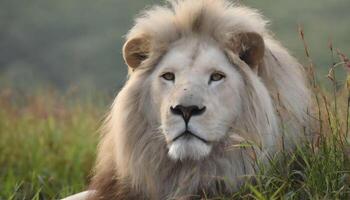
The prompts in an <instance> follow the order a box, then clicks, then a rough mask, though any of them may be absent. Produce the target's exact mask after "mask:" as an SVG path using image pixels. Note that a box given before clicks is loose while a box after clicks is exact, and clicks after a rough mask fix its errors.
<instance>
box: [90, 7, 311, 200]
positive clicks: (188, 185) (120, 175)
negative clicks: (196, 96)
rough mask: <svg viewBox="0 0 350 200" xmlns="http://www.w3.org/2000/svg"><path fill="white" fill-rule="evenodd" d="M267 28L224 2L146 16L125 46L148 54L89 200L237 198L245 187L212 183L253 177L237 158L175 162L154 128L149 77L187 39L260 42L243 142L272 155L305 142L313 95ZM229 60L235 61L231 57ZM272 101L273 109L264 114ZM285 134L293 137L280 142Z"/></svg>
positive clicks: (120, 105)
mask: <svg viewBox="0 0 350 200" xmlns="http://www.w3.org/2000/svg"><path fill="white" fill-rule="evenodd" d="M266 25H267V21H266V20H265V19H264V18H263V17H262V16H261V15H260V14H259V13H258V12H257V11H256V10H253V9H250V8H247V7H242V6H238V5H234V4H231V3H229V2H228V1H225V0H173V1H170V2H169V4H168V5H167V6H162V7H160V6H156V7H152V8H151V9H148V10H146V11H145V12H143V13H142V14H141V15H140V16H139V17H138V18H137V19H136V22H135V25H134V27H133V28H132V29H131V30H130V32H129V33H128V35H127V40H129V39H132V38H138V37H147V38H150V47H149V48H151V51H150V53H149V55H148V59H147V60H145V61H144V62H143V63H142V64H141V66H140V67H139V68H138V69H136V70H132V69H131V68H129V78H128V80H127V82H126V84H125V86H124V87H123V89H122V90H121V91H120V92H119V94H118V96H117V98H116V99H115V101H114V103H113V105H112V108H111V111H110V113H109V115H108V117H107V120H106V122H105V124H104V126H103V134H102V138H101V142H100V144H99V151H98V157H97V164H96V168H95V174H94V177H93V180H92V184H91V189H92V190H95V192H94V193H93V195H91V199H168V198H179V197H180V195H189V194H194V195H200V194H201V193H202V190H205V192H206V193H207V194H209V195H217V194H219V193H220V192H222V191H221V189H222V188H225V189H224V190H225V192H232V191H234V190H235V189H237V187H238V186H239V182H240V180H237V183H227V182H226V181H225V178H224V177H223V179H222V181H221V182H220V181H212V180H211V179H210V178H209V177H215V176H228V177H230V176H231V177H232V176H237V175H239V174H245V171H244V170H248V169H245V167H242V166H243V165H245V162H248V161H247V160H248V158H247V156H246V155H242V154H241V153H240V150H233V151H236V152H233V153H232V152H231V153H227V152H226V151H221V150H216V151H213V152H212V153H211V154H210V156H209V157H208V158H206V159H205V160H202V161H201V162H197V161H196V162H195V161H190V160H189V161H186V162H180V161H176V162H175V161H171V160H170V159H169V158H168V156H167V147H166V143H165V141H164V138H162V137H160V136H159V135H161V134H160V133H159V130H158V129H157V127H152V125H151V124H152V123H151V120H152V119H150V117H149V116H150V115H151V113H152V112H155V111H153V110H151V108H150V107H149V106H148V105H149V104H150V91H149V89H150V86H149V83H150V81H149V77H150V73H151V72H152V69H153V67H154V66H155V65H156V63H157V62H158V61H159V59H160V58H161V57H162V55H164V53H165V52H166V50H167V48H168V47H169V45H170V44H172V43H173V42H174V41H176V40H178V39H180V38H181V37H184V36H186V35H189V34H193V33H197V34H204V35H207V36H210V37H211V38H213V39H214V40H215V41H217V42H218V43H219V44H221V45H222V46H223V47H224V46H225V43H227V41H228V40H230V39H232V38H229V37H230V36H232V35H235V34H239V33H244V32H255V33H258V34H259V35H261V36H262V38H263V40H264V43H265V54H264V58H263V61H262V62H261V63H260V64H259V68H258V69H259V70H258V72H257V73H258V74H259V77H260V78H259V80H257V78H256V76H253V75H252V72H251V71H252V70H250V69H245V68H242V69H241V71H240V73H241V74H242V77H243V78H244V83H245V88H244V94H242V98H243V100H244V101H243V102H244V103H243V104H244V106H243V107H244V108H243V109H244V110H245V112H244V116H242V118H241V121H240V123H239V124H241V128H242V131H241V132H240V133H239V135H240V136H242V137H243V138H246V139H249V140H253V141H255V142H257V143H259V144H260V145H261V146H260V147H261V148H262V149H264V148H266V149H269V150H268V152H270V153H271V152H276V151H277V150H278V148H280V146H281V143H283V144H284V145H283V146H284V147H285V148H290V147H292V146H293V142H292V141H295V140H299V139H300V138H301V134H299V133H302V131H301V129H302V128H303V127H307V126H308V124H307V121H308V120H307V118H308V117H307V115H308V113H307V110H308V107H309V104H310V100H309V99H310V94H309V90H308V88H307V83H306V78H305V72H304V71H303V68H302V66H301V65H300V64H299V63H298V62H297V61H296V60H295V59H294V58H293V57H292V56H291V55H290V54H289V53H288V52H287V50H286V49H285V48H283V47H282V46H281V45H280V44H279V42H277V41H276V40H275V39H274V38H273V36H272V34H271V33H270V32H269V30H268V29H267V28H266ZM223 50H225V49H223ZM227 56H228V57H229V59H231V60H235V59H236V60H237V56H235V55H234V54H233V53H227ZM259 83H262V84H259ZM260 87H266V88H267V91H268V93H264V92H261V90H260V89H259V88H260ZM269 101H270V102H272V106H265V105H266V102H269ZM270 104H271V103H270ZM282 123H283V124H285V125H283V126H282ZM286 127H287V128H286ZM282 129H283V130H282ZM284 132H289V133H290V134H289V136H286V137H282V134H283V133H284ZM267 133H271V134H267ZM281 138H284V141H281V140H280V139H281ZM286 138H288V139H286ZM227 142H228V143H229V142H230V140H228V141H227ZM237 158H240V159H239V160H237ZM232 168H235V169H237V171H232V170H231V169H232ZM243 169H244V170H243ZM248 171H249V170H248ZM250 172H251V171H250ZM230 184H232V186H230ZM229 188H231V189H229Z"/></svg>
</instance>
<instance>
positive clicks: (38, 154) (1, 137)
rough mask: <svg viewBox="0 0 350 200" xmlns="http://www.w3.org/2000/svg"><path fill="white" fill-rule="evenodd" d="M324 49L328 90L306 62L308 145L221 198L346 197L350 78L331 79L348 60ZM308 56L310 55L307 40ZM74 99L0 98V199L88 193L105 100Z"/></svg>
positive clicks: (349, 193) (349, 194)
mask: <svg viewBox="0 0 350 200" xmlns="http://www.w3.org/2000/svg"><path fill="white" fill-rule="evenodd" d="M301 35H302V38H303V33H302V32H301ZM329 48H330V50H331V51H330V52H331V54H332V56H331V57H332V58H333V60H332V62H331V64H330V68H329V69H330V70H329V74H328V79H329V81H330V83H331V85H332V86H333V90H332V91H333V92H327V90H325V89H323V88H322V87H320V85H319V84H318V81H317V79H316V77H315V76H314V69H313V63H312V59H311V58H310V57H308V59H309V60H310V63H309V64H308V66H306V67H307V69H308V73H309V75H310V77H311V78H310V82H311V85H312V89H313V92H314V97H315V104H316V108H315V112H311V111H310V115H311V116H312V117H313V118H314V120H315V123H316V127H315V132H314V134H313V135H312V140H311V141H310V142H307V143H306V144H303V145H300V146H298V148H297V149H296V151H294V152H288V151H282V152H280V153H279V155H278V156H276V157H275V158H271V160H270V163H269V165H270V166H272V167H267V166H264V165H260V167H259V172H258V173H257V175H256V176H255V177H254V183H247V184H246V185H245V186H244V187H242V190H241V191H240V192H238V193H236V194H235V195H234V196H233V197H231V198H222V199H258V200H265V199H266V200H267V199H349V198H350V175H349V173H350V144H349V142H350V141H349V140H348V138H349V137H348V132H349V103H350V96H349V95H350V87H349V86H350V80H348V82H340V81H337V79H336V77H335V76H336V73H335V71H336V70H344V68H345V69H348V68H350V61H349V59H348V58H347V57H346V55H345V54H343V53H341V52H340V51H339V50H335V49H333V45H332V44H331V43H330V44H329ZM305 51H306V53H307V55H309V50H308V47H307V45H306V42H305ZM338 57H339V58H338ZM72 96H74V95H72V94H71V93H68V94H66V95H61V94H60V93H53V92H40V93H38V94H34V95H31V96H24V95H19V94H18V93H16V92H13V91H11V90H3V91H2V92H1V93H0V107H1V110H0V199H57V198H62V197H65V196H67V195H70V194H74V193H76V192H79V191H82V190H84V189H85V188H86V185H87V182H88V178H89V175H90V172H91V168H92V164H93V162H94V157H95V152H96V144H97V140H98V135H97V134H96V132H97V129H98V126H99V125H100V123H101V120H100V119H102V116H103V112H104V110H106V108H105V105H106V103H105V102H106V101H105V100H106V99H107V98H100V99H98V98H95V99H94V98H85V99H82V98H79V99H78V98H72ZM75 99H76V100H75ZM277 157H278V159H277ZM219 199H220V198H219Z"/></svg>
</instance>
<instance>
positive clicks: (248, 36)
mask: <svg viewBox="0 0 350 200" xmlns="http://www.w3.org/2000/svg"><path fill="white" fill-rule="evenodd" d="M231 48H232V50H233V51H234V52H236V53H237V54H238V55H239V57H240V59H241V60H243V61H244V62H245V63H247V64H248V65H249V66H250V67H251V68H252V69H253V70H254V71H257V67H258V65H259V63H260V62H261V61H262V59H263V57H264V53H265V44H264V39H263V38H262V37H261V36H260V35H259V34H257V33H254V32H247V33H240V34H238V35H236V36H235V37H234V38H233V39H232V40H231Z"/></svg>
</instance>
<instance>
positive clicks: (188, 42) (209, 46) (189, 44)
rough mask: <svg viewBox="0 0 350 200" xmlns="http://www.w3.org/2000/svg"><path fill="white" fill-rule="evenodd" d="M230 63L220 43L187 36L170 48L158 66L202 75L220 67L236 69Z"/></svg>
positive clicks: (162, 68) (161, 68)
mask: <svg viewBox="0 0 350 200" xmlns="http://www.w3.org/2000/svg"><path fill="white" fill-rule="evenodd" d="M230 65H231V63H230V62H229V61H228V59H227V58H226V56H225V54H224V51H223V50H222V49H220V47H219V45H218V44H215V43H214V42H212V41H205V40H204V41H203V40H200V39H198V38H190V39H188V38H186V39H183V40H180V41H178V42H176V43H174V44H173V45H172V46H171V47H170V48H169V50H168V51H167V52H166V53H165V54H164V56H163V59H162V60H161V61H160V62H159V64H158V65H157V68H158V69H159V70H176V71H183V72H184V73H187V74H188V73H193V74H195V75H201V74H203V73H208V72H210V71H215V70H219V69H220V68H221V69H223V68H226V70H231V71H235V70H233V68H232V67H231V66H230ZM193 78H194V77H193Z"/></svg>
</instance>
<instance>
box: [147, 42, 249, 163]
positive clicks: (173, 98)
mask: <svg viewBox="0 0 350 200" xmlns="http://www.w3.org/2000/svg"><path fill="white" fill-rule="evenodd" d="M151 77H152V82H151V93H152V94H151V96H152V97H153V100H152V106H153V108H154V109H155V110H157V113H158V116H157V117H156V119H157V121H158V123H159V125H160V130H161V132H162V134H164V135H165V138H166V142H167V145H168V148H169V151H168V154H169V156H170V157H171V158H172V159H174V160H183V159H194V160H198V159H201V158H203V157H205V156H207V155H208V154H209V153H210V152H211V149H212V146H213V144H214V143H217V142H219V141H220V140H223V139H224V138H225V136H226V135H227V134H228V131H229V130H230V128H231V126H232V124H233V122H234V121H235V119H236V118H237V117H239V115H240V113H241V109H240V108H241V103H242V102H241V97H240V90H241V89H242V87H243V79H242V77H241V75H240V74H239V73H238V71H237V70H236V68H235V66H233V65H232V64H231V63H230V62H229V61H228V59H227V58H226V56H225V54H224V52H223V51H222V50H220V48H219V47H218V46H216V45H215V43H214V42H212V43H209V42H201V41H199V40H198V39H182V40H180V41H178V42H176V43H174V45H172V46H171V48H170V49H169V50H168V52H167V53H166V54H165V55H164V57H163V59H162V60H161V61H160V62H159V64H158V65H157V66H156V68H155V70H154V72H153V74H152V76H151Z"/></svg>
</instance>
